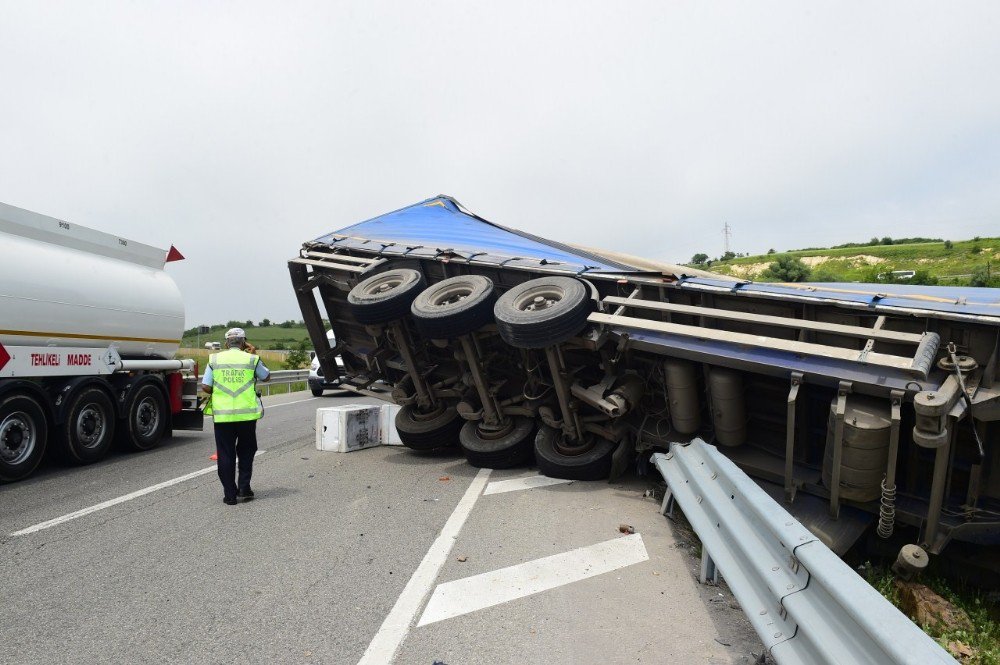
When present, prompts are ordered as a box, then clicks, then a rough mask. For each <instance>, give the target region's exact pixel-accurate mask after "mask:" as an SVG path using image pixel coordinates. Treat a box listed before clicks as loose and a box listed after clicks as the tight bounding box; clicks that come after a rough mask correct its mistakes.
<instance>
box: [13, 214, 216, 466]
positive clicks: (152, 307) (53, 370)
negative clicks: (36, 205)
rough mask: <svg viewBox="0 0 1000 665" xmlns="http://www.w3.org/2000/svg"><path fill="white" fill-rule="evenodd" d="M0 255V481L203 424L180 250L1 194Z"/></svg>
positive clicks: (141, 446) (145, 446)
mask: <svg viewBox="0 0 1000 665" xmlns="http://www.w3.org/2000/svg"><path fill="white" fill-rule="evenodd" d="M0 254H2V256H3V261H0V481H14V480H19V479H21V478H24V477H26V476H28V475H29V474H31V473H32V472H33V471H34V470H35V468H36V467H37V466H38V464H39V462H40V461H41V459H42V457H43V455H44V454H45V451H46V449H52V452H54V453H56V454H57V456H58V457H59V458H61V459H62V460H64V461H65V462H67V463H70V464H88V463H91V462H95V461H97V460H99V459H101V458H103V457H104V456H105V455H106V454H107V453H108V452H109V451H110V450H111V448H112V446H113V445H114V444H115V443H118V444H119V445H120V446H121V447H123V448H126V449H132V450H149V449H151V448H154V447H155V446H156V445H158V444H159V442H160V440H161V439H162V438H163V436H164V435H167V434H169V433H170V432H171V431H173V430H175V429H177V430H179V429H194V430H200V429H201V428H202V414H201V412H200V410H199V409H198V400H197V389H198V388H197V366H196V365H195V363H194V361H192V360H175V359H173V357H174V354H175V353H176V351H177V349H178V347H179V343H180V338H181V335H182V332H183V329H184V304H183V302H182V300H181V295H180V291H179V290H178V288H177V285H176V284H175V283H174V281H173V280H172V279H171V278H170V276H169V275H167V274H166V272H164V270H163V268H164V265H165V264H166V263H167V262H168V261H172V260H178V259H180V258H183V257H182V256H181V255H180V253H179V252H177V251H176V250H175V249H173V248H171V250H170V251H169V253H168V252H167V251H166V250H162V249H158V248H156V247H150V246H149V245H143V244H141V243H137V242H134V241H131V240H127V239H125V238H120V237H118V236H115V235H111V234H107V233H102V232H100V231H95V230H93V229H88V228H85V227H82V226H78V225H76V224H70V223H68V222H64V221H61V220H58V219H54V218H52V217H47V216H45V215H39V214H36V213H32V212H29V211H27V210H22V209H20V208H15V207H13V206H9V205H6V204H2V203H0Z"/></svg>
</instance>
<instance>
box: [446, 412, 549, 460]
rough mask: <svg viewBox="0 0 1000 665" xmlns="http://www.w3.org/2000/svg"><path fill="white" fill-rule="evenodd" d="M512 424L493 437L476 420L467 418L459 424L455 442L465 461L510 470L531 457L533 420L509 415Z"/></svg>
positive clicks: (533, 439)
mask: <svg viewBox="0 0 1000 665" xmlns="http://www.w3.org/2000/svg"><path fill="white" fill-rule="evenodd" d="M512 420H513V421H514V425H513V427H512V428H511V429H510V431H508V432H507V433H506V434H504V435H502V436H499V437H497V438H493V439H491V438H489V437H488V436H484V435H483V432H481V431H480V430H479V423H478V422H473V421H469V422H466V423H465V425H463V426H462V431H461V433H460V434H459V441H460V443H461V445H462V451H463V452H464V453H465V459H466V460H468V462H469V464H471V465H472V466H476V467H479V468H486V469H510V468H513V467H515V466H520V465H522V464H525V463H527V462H528V460H529V459H531V451H532V450H533V446H534V441H535V437H534V434H535V419H534V418H525V417H524V416H518V417H515V418H512Z"/></svg>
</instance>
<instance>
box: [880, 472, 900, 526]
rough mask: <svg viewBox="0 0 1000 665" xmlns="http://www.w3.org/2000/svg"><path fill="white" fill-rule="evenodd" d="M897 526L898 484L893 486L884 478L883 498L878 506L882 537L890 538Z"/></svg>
mask: <svg viewBox="0 0 1000 665" xmlns="http://www.w3.org/2000/svg"><path fill="white" fill-rule="evenodd" d="M895 526H896V485H895V484H893V485H892V486H891V487H890V486H888V485H887V484H886V479H885V478H883V479H882V499H881V502H880V505H879V507H878V528H877V529H876V533H878V535H879V537H880V538H888V537H889V536H891V535H892V531H893V529H894V528H895Z"/></svg>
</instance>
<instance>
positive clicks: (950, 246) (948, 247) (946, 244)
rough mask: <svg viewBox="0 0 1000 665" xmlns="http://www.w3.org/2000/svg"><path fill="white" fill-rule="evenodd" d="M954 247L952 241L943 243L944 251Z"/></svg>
mask: <svg viewBox="0 0 1000 665" xmlns="http://www.w3.org/2000/svg"><path fill="white" fill-rule="evenodd" d="M954 246H955V244H954V243H953V242H952V241H950V240H945V241H944V248H945V249H951V248H952V247H954Z"/></svg>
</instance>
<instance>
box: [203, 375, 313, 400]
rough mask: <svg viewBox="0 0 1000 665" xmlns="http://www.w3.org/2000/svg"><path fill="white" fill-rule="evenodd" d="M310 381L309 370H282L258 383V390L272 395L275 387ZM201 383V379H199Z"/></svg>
mask: <svg viewBox="0 0 1000 665" xmlns="http://www.w3.org/2000/svg"><path fill="white" fill-rule="evenodd" d="M308 380H309V370H308V369H282V370H275V371H272V372H271V378H270V380H268V381H267V382H266V383H264V382H258V383H257V390H259V391H261V392H262V393H263V394H265V395H270V394H271V389H272V388H273V387H274V386H286V385H287V386H290V384H293V383H306V382H307V381H308ZM198 381H199V383H200V382H201V377H198Z"/></svg>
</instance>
